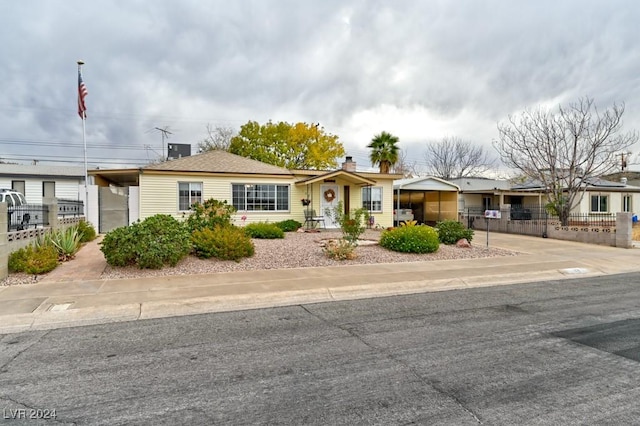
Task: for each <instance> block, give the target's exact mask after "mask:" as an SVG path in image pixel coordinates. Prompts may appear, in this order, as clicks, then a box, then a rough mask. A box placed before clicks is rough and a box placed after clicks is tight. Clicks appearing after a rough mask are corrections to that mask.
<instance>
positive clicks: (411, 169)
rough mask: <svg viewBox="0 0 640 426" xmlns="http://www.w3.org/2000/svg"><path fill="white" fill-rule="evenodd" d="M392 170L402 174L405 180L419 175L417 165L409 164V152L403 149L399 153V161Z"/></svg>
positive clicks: (414, 163)
mask: <svg viewBox="0 0 640 426" xmlns="http://www.w3.org/2000/svg"><path fill="white" fill-rule="evenodd" d="M392 170H393V172H394V173H402V176H403V177H404V178H411V177H414V176H418V174H419V173H418V165H417V163H416V162H415V161H413V162H409V160H408V159H407V152H406V151H405V150H403V149H400V151H399V152H398V160H397V161H396V163H395V164H394V165H393V167H392Z"/></svg>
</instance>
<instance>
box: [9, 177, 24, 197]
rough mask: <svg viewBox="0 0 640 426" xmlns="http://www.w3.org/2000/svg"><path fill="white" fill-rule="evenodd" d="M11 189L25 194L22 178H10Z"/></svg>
mask: <svg viewBox="0 0 640 426" xmlns="http://www.w3.org/2000/svg"><path fill="white" fill-rule="evenodd" d="M11 189H13V190H14V191H17V192H20V193H22V194H26V192H25V191H24V190H25V183H24V181H23V180H12V181H11Z"/></svg>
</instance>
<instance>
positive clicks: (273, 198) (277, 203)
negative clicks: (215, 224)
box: [231, 184, 289, 212]
mask: <svg viewBox="0 0 640 426" xmlns="http://www.w3.org/2000/svg"><path fill="white" fill-rule="evenodd" d="M231 199H232V201H231V202H232V204H233V207H235V208H236V210H238V211H272V212H281V211H288V210H289V185H271V184H256V185H251V184H233V185H231Z"/></svg>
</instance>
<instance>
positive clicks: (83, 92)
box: [78, 70, 89, 120]
mask: <svg viewBox="0 0 640 426" xmlns="http://www.w3.org/2000/svg"><path fill="white" fill-rule="evenodd" d="M88 94H89V92H88V91H87V86H85V85H84V81H82V73H81V72H80V70H78V115H79V116H80V118H82V119H83V120H84V119H85V118H87V106H86V105H85V104H84V98H85V97H86V96H87V95H88Z"/></svg>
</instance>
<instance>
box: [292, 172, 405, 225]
mask: <svg viewBox="0 0 640 426" xmlns="http://www.w3.org/2000/svg"><path fill="white" fill-rule="evenodd" d="M327 184H333V185H337V186H338V193H337V197H336V202H335V204H336V205H337V203H338V202H339V201H342V202H343V205H344V203H345V191H344V187H345V186H349V187H350V190H349V192H350V194H349V195H350V197H349V199H350V201H349V207H350V209H351V210H356V209H359V208H361V207H363V206H362V188H363V186H361V185H354V184H350V183H349V182H348V181H346V180H344V179H340V178H336V179H334V181H333V182H317V183H313V184H310V185H298V186H297V187H296V189H297V190H298V192H297V195H298V196H297V197H294V198H293V202H292V207H293V209H292V211H291V217H292V218H293V219H296V220H298V221H299V222H302V223H304V211H305V210H306V209H307V207H304V206H302V202H301V200H302V199H303V198H308V199H310V200H311V204H310V205H309V209H313V210H315V211H316V213H317V214H318V215H324V213H325V212H324V211H323V208H322V205H323V203H322V197H324V194H323V192H322V190H321V188H322V185H327ZM372 186H373V187H374V188H382V212H373V213H372V216H373V217H374V221H375V222H374V223H375V224H379V225H380V226H382V227H388V226H392V223H393V180H392V179H385V180H379V181H377V182H376V184H375V185H372Z"/></svg>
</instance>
